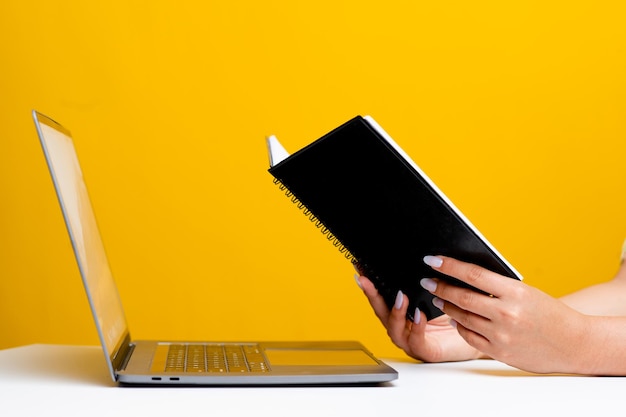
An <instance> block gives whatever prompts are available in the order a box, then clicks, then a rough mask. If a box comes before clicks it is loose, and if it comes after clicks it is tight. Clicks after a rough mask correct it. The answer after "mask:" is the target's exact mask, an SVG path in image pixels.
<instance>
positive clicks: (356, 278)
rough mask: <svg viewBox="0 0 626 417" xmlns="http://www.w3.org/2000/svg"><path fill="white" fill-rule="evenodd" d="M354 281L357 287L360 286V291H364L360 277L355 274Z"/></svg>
mask: <svg viewBox="0 0 626 417" xmlns="http://www.w3.org/2000/svg"><path fill="white" fill-rule="evenodd" d="M354 280H355V281H356V285H358V286H359V288H360V289H363V286H362V285H361V280H359V276H358V275H357V274H354Z"/></svg>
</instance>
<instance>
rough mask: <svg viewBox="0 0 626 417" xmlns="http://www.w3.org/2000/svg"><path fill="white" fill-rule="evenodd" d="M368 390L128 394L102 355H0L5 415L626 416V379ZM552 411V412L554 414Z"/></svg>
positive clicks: (411, 373)
mask: <svg viewBox="0 0 626 417" xmlns="http://www.w3.org/2000/svg"><path fill="white" fill-rule="evenodd" d="M386 362H387V363H389V364H390V365H391V366H393V367H394V368H396V369H397V370H398V372H399V374H400V378H399V379H398V380H397V381H394V382H391V383H387V384H384V385H381V386H373V387H372V386H369V387H353V386H350V387H271V388H263V387H261V388H259V387H254V388H250V387H246V388H227V387H219V388H206V387H203V388H185V387H174V388H127V387H118V386H116V385H115V384H114V383H113V382H112V381H111V379H110V377H109V374H108V372H107V370H106V367H105V362H104V357H103V354H102V351H101V349H100V348H99V347H91V346H59V345H29V346H24V347H19V348H13V349H6V350H2V351H0V416H11V417H12V416H57V415H58V416H126V415H133V416H142V417H143V416H163V415H181V414H189V413H190V412H196V413H198V412H199V413H200V415H203V416H205V415H206V416H209V415H210V416H227V415H234V416H243V415H245V414H244V413H246V412H247V413H249V414H248V415H250V416H266V415H267V416H335V415H337V416H389V417H395V416H404V415H407V416H429V417H430V416H432V417H440V416H453V415H454V416H499V417H503V416H522V415H524V416H533V417H534V416H548V415H555V416H566V415H572V416H583V415H587V416H605V415H625V414H626V378H615V377H581V376H569V375H534V374H529V373H526V372H522V371H519V370H517V369H514V368H511V367H509V366H506V365H504V364H501V363H498V362H496V361H491V360H478V361H469V362H459V363H445V364H419V363H414V362H411V361H408V360H407V361H402V360H395V361H391V360H389V361H386ZM551 413H554V414H551Z"/></svg>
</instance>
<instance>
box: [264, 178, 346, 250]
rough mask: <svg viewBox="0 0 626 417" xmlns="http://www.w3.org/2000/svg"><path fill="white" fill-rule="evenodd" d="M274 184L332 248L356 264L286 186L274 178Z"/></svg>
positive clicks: (337, 240) (344, 248)
mask: <svg viewBox="0 0 626 417" xmlns="http://www.w3.org/2000/svg"><path fill="white" fill-rule="evenodd" d="M274 184H276V185H278V189H279V190H280V191H283V192H284V193H285V195H286V196H287V198H289V199H291V202H292V203H294V204H295V205H296V207H298V209H299V210H300V211H301V212H302V214H304V215H305V216H307V217H308V218H309V220H310V221H311V222H312V223H314V224H315V227H317V228H318V229H320V231H321V232H322V234H323V235H325V236H326V239H328V240H329V241H331V242H332V244H333V246H334V247H336V248H337V249H338V250H339V252H340V253H342V254H343V255H344V256H345V257H346V259H348V260H349V261H351V262H356V260H355V258H354V256H353V255H352V254H351V253H350V251H349V250H348V248H346V247H345V246H344V245H343V244H342V243H341V242H340V241H339V239H337V237H336V236H335V235H333V234H332V233H331V232H330V229H328V228H327V227H326V226H325V225H324V223H322V221H321V220H320V219H318V218H317V217H316V216H315V215H314V214H313V213H312V212H311V210H309V209H308V208H307V207H306V205H305V204H304V203H303V202H301V201H300V200H299V199H298V197H296V196H295V195H294V193H293V192H291V190H289V188H287V186H285V185H284V184H283V183H281V182H280V181H279V180H278V179H276V178H274Z"/></svg>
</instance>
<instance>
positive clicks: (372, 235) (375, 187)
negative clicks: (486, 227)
mask: <svg viewBox="0 0 626 417" xmlns="http://www.w3.org/2000/svg"><path fill="white" fill-rule="evenodd" d="M394 145H395V142H393V140H391V138H389V137H388V135H387V134H386V133H384V131H382V129H381V128H380V127H379V126H378V125H377V124H376V123H375V122H374V121H373V119H370V118H367V119H366V118H362V117H360V116H357V117H355V118H354V119H352V120H350V121H348V122H347V123H345V124H343V125H342V126H340V127H338V128H336V129H335V130H333V131H332V132H330V133H328V134H326V135H325V136H323V137H322V138H320V139H318V140H317V141H315V142H313V143H311V144H310V145H308V146H306V147H305V148H303V149H301V150H299V151H298V152H296V153H294V154H292V155H290V156H289V157H287V158H286V159H284V160H282V161H281V162H279V163H277V164H276V165H274V166H273V167H271V168H270V169H269V172H270V173H271V174H272V175H273V176H274V177H275V178H276V182H278V183H280V184H281V187H284V188H286V192H287V194H288V196H290V197H291V198H292V199H293V200H294V202H295V203H296V204H298V205H299V206H300V208H301V209H303V210H304V211H305V214H307V215H309V216H310V217H311V219H312V220H313V221H314V222H315V223H316V224H317V226H318V227H321V228H322V229H323V231H324V232H325V233H326V234H327V235H328V236H327V237H328V238H329V240H331V241H332V242H333V243H334V244H335V245H336V246H338V247H339V249H340V250H341V251H342V252H344V254H345V256H346V257H347V258H348V259H350V260H351V261H353V262H355V263H356V264H358V267H359V270H360V271H362V273H363V275H365V276H367V277H368V278H369V279H371V280H372V282H373V283H374V285H375V286H376V287H377V289H378V291H379V292H380V293H381V294H382V296H383V297H384V299H385V301H386V303H387V305H388V306H389V308H391V307H392V306H393V304H394V301H395V297H396V295H397V293H398V290H402V292H403V293H404V294H406V295H407V296H408V298H409V302H410V304H409V309H408V314H407V316H408V318H409V319H411V320H412V319H413V313H414V311H415V307H419V309H420V310H421V311H423V312H424V313H425V314H426V316H427V317H428V319H429V320H430V319H432V318H435V317H437V316H439V315H441V314H442V313H441V311H440V310H439V309H437V308H436V307H434V306H433V304H432V296H431V295H430V294H429V293H428V292H427V291H425V290H423V289H422V288H421V286H420V284H419V280H420V279H421V278H425V277H438V278H442V279H447V280H450V278H448V277H445V276H443V275H439V274H438V273H437V272H436V271H434V270H433V269H431V268H430V267H428V266H426V265H424V263H423V261H422V259H423V257H424V256H425V255H445V256H451V257H454V258H457V259H460V260H463V261H466V262H472V263H475V264H478V265H481V266H483V267H485V268H488V269H490V270H492V271H495V272H497V273H500V274H502V275H505V276H508V277H511V278H517V279H521V277H520V276H519V274H518V273H517V272H516V271H515V270H514V269H513V268H512V267H511V266H510V264H508V262H506V261H505V260H504V259H503V258H502V257H501V256H500V255H499V254H498V253H497V251H496V250H495V249H494V248H493V247H492V246H491V245H490V244H489V243H488V242H487V241H486V240H485V238H484V237H483V236H482V235H481V234H480V233H479V232H478V231H477V230H476V229H475V228H474V227H473V226H472V225H471V224H470V223H469V221H468V220H467V219H466V218H465V217H464V216H463V215H462V214H461V213H460V212H459V211H458V210H457V209H456V208H455V207H454V206H453V205H452V203H451V202H450V201H449V200H448V199H447V198H446V197H445V196H444V195H443V194H442V193H441V192H440V191H439V190H438V189H437V187H436V186H435V185H434V184H432V182H431V181H430V180H429V179H428V178H427V177H426V176H425V175H424V174H423V173H422V172H421V170H420V169H419V168H417V166H416V165H415V164H414V163H413V162H412V161H410V158H408V156H406V154H405V155H404V156H403V155H402V154H403V151H402V150H401V149H400V148H399V147H398V146H397V145H395V146H394ZM457 283H458V281H457Z"/></svg>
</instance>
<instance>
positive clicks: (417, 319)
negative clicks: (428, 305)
mask: <svg viewBox="0 0 626 417" xmlns="http://www.w3.org/2000/svg"><path fill="white" fill-rule="evenodd" d="M420 321H422V314H421V313H420V309H419V308H417V307H416V308H415V315H414V316H413V323H415V324H420Z"/></svg>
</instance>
